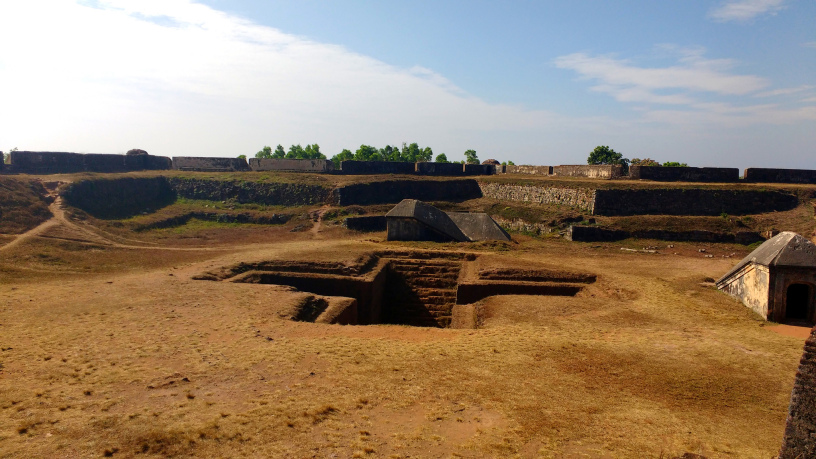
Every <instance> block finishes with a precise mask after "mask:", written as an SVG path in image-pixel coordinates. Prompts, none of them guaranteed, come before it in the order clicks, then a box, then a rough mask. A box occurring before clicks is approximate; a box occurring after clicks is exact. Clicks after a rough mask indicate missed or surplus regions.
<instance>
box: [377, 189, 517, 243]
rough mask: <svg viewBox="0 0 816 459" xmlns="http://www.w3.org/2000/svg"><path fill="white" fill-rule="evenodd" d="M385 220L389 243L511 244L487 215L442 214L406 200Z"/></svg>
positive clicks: (387, 215)
mask: <svg viewBox="0 0 816 459" xmlns="http://www.w3.org/2000/svg"><path fill="white" fill-rule="evenodd" d="M385 217H386V220H387V226H388V240H389V241H439V242H442V241H456V242H476V241H510V235H509V234H507V232H506V231H504V230H503V229H502V228H501V227H500V226H499V225H498V224H497V223H496V222H495V221H494V220H493V219H492V218H490V216H489V215H487V214H485V213H470V212H442V211H441V210H439V209H437V208H436V207H434V206H431V205H429V204H425V203H424V202H422V201H419V200H416V199H404V200H403V201H402V202H400V203H399V204H397V205H396V206H395V207H394V208H393V209H391V211H390V212H388V213H387V214H386V215H385Z"/></svg>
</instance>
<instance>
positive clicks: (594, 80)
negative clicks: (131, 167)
mask: <svg viewBox="0 0 816 459" xmlns="http://www.w3.org/2000/svg"><path fill="white" fill-rule="evenodd" d="M32 31H36V32H34V33H32ZM0 43H3V44H4V45H0V82H4V84H2V85H0V100H2V101H4V103H3V106H4V110H0V150H8V149H10V148H12V147H18V148H20V149H21V150H60V151H83V152H124V151H126V150H128V149H130V148H143V149H146V150H148V151H149V152H150V153H152V154H159V155H166V156H174V155H175V156H182V155H201V156H237V155H238V154H248V155H251V154H253V153H254V152H255V151H257V150H259V149H260V148H261V147H262V146H263V145H272V146H274V145H276V144H278V143H280V144H283V145H284V146H288V145H290V144H294V143H300V144H306V143H318V144H320V146H321V149H322V151H324V153H326V154H327V155H329V156H331V155H332V154H335V153H337V152H339V151H340V150H341V149H343V148H349V149H351V150H354V149H356V148H357V147H358V146H359V145H360V144H362V143H366V144H371V145H374V146H378V147H380V146H384V145H385V144H392V145H393V144H400V143H401V142H418V143H420V145H422V146H425V145H430V146H431V147H432V148H433V149H434V151H435V152H436V153H442V152H444V153H446V154H447V156H448V157H449V158H451V159H461V157H462V153H463V152H464V151H465V150H466V149H469V148H472V149H475V150H476V151H477V152H478V153H479V157H480V158H482V159H486V158H496V159H499V160H512V161H515V162H516V163H518V164H521V163H526V164H545V165H546V164H576V163H583V162H585V161H586V157H587V155H588V153H589V151H591V150H592V148H594V147H595V146H596V145H609V146H611V147H612V148H614V149H616V150H618V151H620V152H622V153H624V155H625V156H627V157H629V158H633V157H640V158H643V157H651V158H653V159H656V160H658V161H669V160H676V161H683V162H687V163H689V164H690V165H697V166H729V167H740V168H744V167H751V166H757V167H796V168H811V169H816V148H815V147H814V145H816V2H813V1H805V0H798V1H797V0H733V1H729V0H726V1H707V2H705V1H665V2H654V1H618V2H608V1H571V2H564V1H562V2H548V1H539V2H532V1H517V2H482V1H416V0H415V1H410V2H409V1H389V2H385V1H382V2H373V1H365V2H363V1H358V2H342V1H312V0H301V1H281V2H265V1H264V2H261V1H248V0H244V1H233V0H202V1H200V2H193V1H190V0H162V1H159V0H141V1H136V0H130V1H127V0H95V1H80V2H77V3H74V2H71V1H67V0H53V1H47V0H42V1H40V0H31V1H26V2H4V3H2V4H0ZM10 44H11V45H10Z"/></svg>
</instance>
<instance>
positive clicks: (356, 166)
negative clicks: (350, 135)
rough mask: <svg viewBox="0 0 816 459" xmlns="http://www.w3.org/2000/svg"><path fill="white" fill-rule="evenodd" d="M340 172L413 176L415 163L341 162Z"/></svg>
mask: <svg viewBox="0 0 816 459" xmlns="http://www.w3.org/2000/svg"><path fill="white" fill-rule="evenodd" d="M340 171H341V173H343V174H351V175H362V174H413V173H414V172H415V171H416V164H415V163H405V162H396V161H342V162H340Z"/></svg>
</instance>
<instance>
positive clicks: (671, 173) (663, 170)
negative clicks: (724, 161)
mask: <svg viewBox="0 0 816 459" xmlns="http://www.w3.org/2000/svg"><path fill="white" fill-rule="evenodd" d="M629 178H631V179H641V180H655V181H658V182H736V181H737V180H739V169H737V168H735V167H733V168H732V167H663V166H632V167H630V168H629Z"/></svg>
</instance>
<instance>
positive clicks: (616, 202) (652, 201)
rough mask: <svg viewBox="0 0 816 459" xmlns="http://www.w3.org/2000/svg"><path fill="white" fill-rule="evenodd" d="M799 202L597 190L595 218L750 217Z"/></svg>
mask: <svg viewBox="0 0 816 459" xmlns="http://www.w3.org/2000/svg"><path fill="white" fill-rule="evenodd" d="M798 204H799V199H798V198H797V197H796V196H795V195H793V194H789V193H785V192H781V191H767V190H720V189H706V188H665V189H641V190H597V191H596V192H595V205H594V213H595V214H596V215H607V216H617V215H712V216H713V215H721V214H723V213H725V214H729V215H751V214H759V213H765V212H773V211H783V210H791V209H793V208H795V207H796V206H797V205H798Z"/></svg>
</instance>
